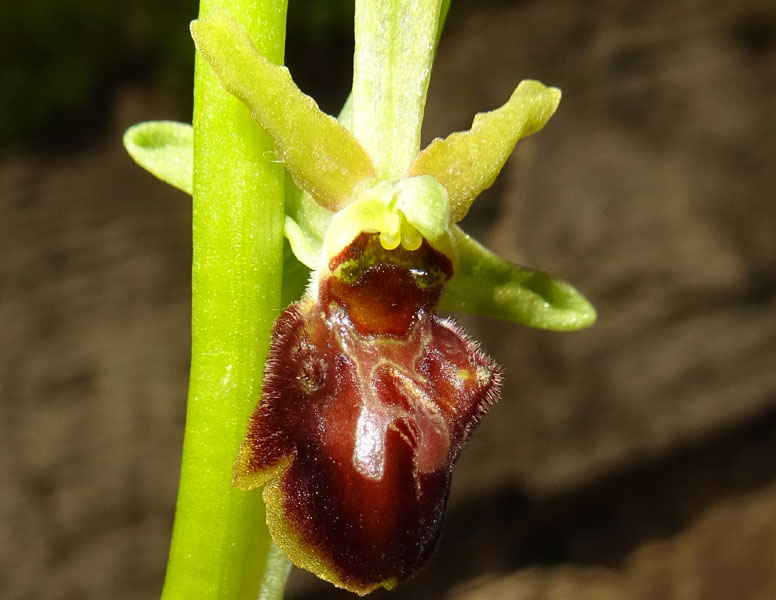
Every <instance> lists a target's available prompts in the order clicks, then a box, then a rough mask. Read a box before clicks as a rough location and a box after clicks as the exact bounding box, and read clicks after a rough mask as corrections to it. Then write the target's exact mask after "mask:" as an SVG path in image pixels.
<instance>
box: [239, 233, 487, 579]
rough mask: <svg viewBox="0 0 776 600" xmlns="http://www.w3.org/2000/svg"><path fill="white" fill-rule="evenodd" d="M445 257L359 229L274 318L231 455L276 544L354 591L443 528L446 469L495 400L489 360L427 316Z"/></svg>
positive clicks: (403, 568)
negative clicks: (252, 400)
mask: <svg viewBox="0 0 776 600" xmlns="http://www.w3.org/2000/svg"><path fill="white" fill-rule="evenodd" d="M451 276H452V264H451V262H450V260H449V259H448V258H447V257H446V256H445V255H444V254H442V253H440V252H438V251H437V250H435V249H434V248H433V247H432V246H431V245H430V244H428V242H426V241H424V242H423V244H422V245H421V247H420V248H419V249H418V250H415V251H408V250H404V249H402V248H401V247H399V248H397V249H395V250H385V249H384V248H382V246H381V245H380V242H379V238H378V236H377V235H374V234H361V235H360V236H359V237H358V238H356V240H354V241H353V242H352V244H351V245H350V246H348V248H346V249H345V250H344V251H343V252H342V253H341V254H340V255H339V256H337V257H335V258H334V259H332V260H331V261H330V264H329V272H328V273H321V274H320V276H319V280H318V281H317V297H313V296H312V295H310V294H308V295H307V296H306V297H305V298H303V299H302V300H301V301H300V302H298V303H295V304H293V305H291V306H290V307H288V308H287V309H286V310H285V311H284V312H283V313H282V314H281V315H280V317H279V318H278V320H277V322H276V323H275V328H274V332H273V338H272V348H271V351H270V356H269V360H268V363H267V370H266V375H265V379H264V389H263V395H262V399H261V402H260V403H259V406H258V407H257V408H256V410H255V411H254V413H253V415H252V416H251V419H250V422H249V425H248V432H247V434H246V437H245V440H244V442H243V445H242V447H241V450H240V454H239V456H238V457H237V460H236V462H235V472H234V483H235V485H236V486H237V487H239V488H241V489H252V488H254V487H257V486H259V485H262V484H266V485H265V488H264V498H265V501H266V504H267V523H268V525H269V528H270V531H271V533H272V535H273V538H274V539H275V541H276V543H277V544H278V545H279V546H280V547H281V548H283V549H284V550H285V551H286V553H287V554H288V555H289V557H290V558H291V559H292V560H293V561H294V562H295V563H296V564H297V565H298V566H300V567H302V568H305V569H309V570H311V571H313V572H314V573H316V574H317V575H318V576H320V577H322V578H324V579H326V580H328V581H331V582H332V583H334V584H335V585H338V586H340V587H344V588H346V589H348V590H351V591H353V592H356V593H359V594H365V593H368V592H370V591H372V590H373V589H375V588H376V587H379V586H383V587H386V588H391V587H393V586H394V585H395V584H396V583H397V582H398V581H401V580H403V579H405V578H407V577H408V576H409V575H411V574H412V573H413V572H415V571H416V570H417V569H418V568H419V567H420V566H421V565H422V564H423V562H424V561H425V560H426V559H427V558H428V556H429V554H430V553H431V552H432V550H433V548H434V546H435V544H436V541H437V538H438V536H439V532H440V528H441V524H442V519H443V515H444V509H445V504H446V501H447V495H448V490H449V487H450V477H451V472H452V466H453V463H454V462H455V460H456V458H457V457H458V454H459V453H460V451H461V448H462V447H463V444H464V442H465V440H466V438H467V437H468V435H469V433H470V431H471V429H472V428H473V427H474V426H475V425H476V423H477V422H478V421H479V419H480V417H481V416H482V414H483V413H484V412H485V411H486V409H487V407H488V406H489V405H490V404H491V403H492V402H493V401H494V400H495V398H496V396H497V391H498V388H499V383H500V375H499V371H498V368H497V367H496V365H495V364H494V363H493V362H492V361H491V360H490V359H489V358H488V357H487V356H485V355H484V354H483V353H482V352H481V351H480V350H479V348H478V347H477V345H476V343H474V342H472V341H471V340H470V339H469V338H468V337H467V336H466V335H465V334H464V333H463V332H462V331H461V330H460V328H458V327H457V326H456V325H454V324H453V323H452V322H451V321H449V320H447V319H442V318H440V317H438V316H436V315H435V314H434V313H433V309H434V307H435V306H436V304H437V302H438V300H439V296H440V294H441V292H442V289H443V286H444V284H445V282H446V281H447V280H448V279H449V278H450V277H451Z"/></svg>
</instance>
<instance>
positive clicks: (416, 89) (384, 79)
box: [353, 0, 441, 181]
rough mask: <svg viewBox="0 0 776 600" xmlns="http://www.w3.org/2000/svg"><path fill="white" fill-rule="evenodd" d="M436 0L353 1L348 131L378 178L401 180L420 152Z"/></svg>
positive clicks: (436, 25)
mask: <svg viewBox="0 0 776 600" xmlns="http://www.w3.org/2000/svg"><path fill="white" fill-rule="evenodd" d="M440 1H441V0H413V1H412V2H407V1H406V0H404V1H398V0H357V1H356V14H355V38H356V47H355V58H354V66H353V132H354V133H355V134H356V137H357V138H358V140H359V141H360V142H361V143H362V144H363V145H364V147H365V148H366V150H367V152H369V155H370V156H371V157H372V160H373V161H374V164H375V168H376V170H377V175H378V176H379V177H380V178H382V179H388V180H392V181H395V180H396V179H398V178H399V177H401V176H402V175H404V174H405V172H406V171H407V168H408V167H409V166H410V164H411V163H412V160H413V159H414V157H415V156H416V155H417V153H418V150H420V126H421V122H422V120H423V109H424V107H425V104H426V91H427V89H428V80H429V76H430V75H431V63H432V61H433V58H434V47H435V44H436V38H437V32H438V31H439V30H440V27H441V25H440V19H439V16H440Z"/></svg>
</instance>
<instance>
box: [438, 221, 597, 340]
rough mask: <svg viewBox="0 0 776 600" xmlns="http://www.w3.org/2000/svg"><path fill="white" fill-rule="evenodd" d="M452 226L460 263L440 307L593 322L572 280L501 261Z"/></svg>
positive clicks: (536, 321) (575, 324)
mask: <svg viewBox="0 0 776 600" xmlns="http://www.w3.org/2000/svg"><path fill="white" fill-rule="evenodd" d="M451 232H452V235H453V240H454V244H455V250H456V253H457V256H458V264H457V266H456V270H455V273H454V275H453V277H452V279H451V280H450V282H449V283H448V284H447V287H446V288H445V292H444V294H443V295H442V300H441V301H440V303H439V306H440V308H443V309H445V310H458V311H466V312H470V313H475V314H479V315H484V316H487V317H494V318H497V319H504V320H507V321H514V322H516V323H521V324H523V325H527V326H529V327H538V328H539V329H550V330H553V331H573V330H576V329H583V328H585V327H589V326H590V325H592V324H593V323H594V322H595V319H596V312H595V309H594V308H593V306H592V305H591V304H590V302H588V301H587V299H586V298H585V297H584V296H583V295H582V294H580V293H579V292H578V291H577V290H576V289H574V287H572V286H571V285H570V284H568V283H566V282H565V281H561V280H559V279H554V278H553V277H551V276H550V275H547V274H546V273H542V272H540V271H533V270H531V269H526V268H525V267H520V266H517V265H513V264H512V263H510V262H507V261H505V260H504V259H502V258H500V257H499V256H497V255H496V254H494V253H493V252H491V251H490V250H488V249H487V248H485V247H484V246H482V245H481V244H479V243H478V242H477V241H475V240H474V239H472V238H471V237H469V236H468V235H467V234H466V233H464V232H463V231H462V230H461V229H460V228H459V227H458V226H453V227H452V228H451Z"/></svg>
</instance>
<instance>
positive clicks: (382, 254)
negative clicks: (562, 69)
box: [125, 0, 595, 594]
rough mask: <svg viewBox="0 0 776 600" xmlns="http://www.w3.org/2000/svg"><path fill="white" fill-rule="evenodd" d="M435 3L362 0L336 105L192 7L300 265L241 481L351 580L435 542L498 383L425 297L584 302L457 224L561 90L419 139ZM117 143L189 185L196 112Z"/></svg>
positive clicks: (367, 586)
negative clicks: (346, 79)
mask: <svg viewBox="0 0 776 600" xmlns="http://www.w3.org/2000/svg"><path fill="white" fill-rule="evenodd" d="M439 13H440V0H418V1H407V2H397V1H390V0H371V1H366V0H359V1H357V2H356V21H355V22H356V52H355V65H354V84H353V90H352V96H351V98H350V99H349V101H348V102H347V103H346V106H345V109H344V110H343V112H342V114H341V115H340V118H339V120H337V119H335V118H334V117H332V116H329V115H327V114H325V113H323V112H322V111H321V110H320V109H319V108H318V106H317V104H316V103H315V102H314V100H312V99H311V98H310V97H308V96H306V95H305V94H303V93H302V92H301V91H300V90H299V88H298V87H297V86H296V85H295V84H294V82H293V80H292V79H291V76H290V74H289V72H288V70H287V69H286V68H285V67H282V66H278V65H275V64H273V63H272V62H270V61H269V60H267V59H266V58H265V57H264V56H263V55H262V54H261V53H260V52H258V50H256V49H255V48H254V47H253V46H252V44H251V41H250V39H249V37H248V35H247V33H246V32H245V30H244V29H243V27H242V26H241V25H240V24H239V23H237V22H236V21H234V20H233V19H232V18H231V16H230V15H229V13H227V12H226V11H224V10H216V11H214V12H212V13H211V14H210V15H209V16H208V17H207V18H206V19H201V20H198V21H195V22H193V23H192V26H191V31H192V36H193V38H194V41H195V44H196V47H197V50H198V51H199V53H200V55H201V56H202V57H203V58H204V59H205V60H206V61H207V62H208V63H209V64H210V66H211V67H212V69H213V71H214V72H215V74H216V76H217V77H218V79H219V81H220V82H221V84H222V86H223V87H224V88H225V89H227V90H228V91H229V92H230V93H232V94H233V95H234V96H236V97H237V98H239V99H240V100H241V101H242V102H243V103H244V104H245V105H246V106H247V107H248V108H249V109H250V112H251V115H252V117H253V119H254V120H255V121H256V122H257V123H258V124H259V125H260V126H261V127H262V128H264V129H265V130H266V131H267V132H268V133H269V135H270V137H271V138H272V141H273V144H274V149H275V155H276V157H277V159H278V160H279V161H281V162H282V164H283V165H284V167H285V168H286V169H287V171H288V173H289V175H290V177H291V178H292V180H293V184H294V185H290V186H287V187H288V190H287V194H286V217H285V227H284V230H285V235H286V238H287V239H288V242H289V248H290V250H289V253H288V257H287V261H286V264H287V266H288V272H289V273H291V272H296V273H299V272H301V273H303V276H304V271H300V269H299V268H298V267H299V265H300V263H301V265H304V266H305V267H307V268H308V269H309V270H310V272H311V275H310V277H309V283H308V284H307V287H306V290H305V291H304V294H303V296H302V298H301V299H299V300H297V301H295V302H292V303H291V304H290V305H289V306H288V307H286V308H285V310H284V311H283V312H282V314H281V315H280V317H278V319H277V321H276V322H275V327H274V330H273V334H272V345H271V350H270V354H269V359H268V362H267V367H266V371H265V375H264V383H263V391H262V396H261V400H260V402H259V404H258V406H257V407H256V409H255V411H254V412H253V415H252V416H251V418H250V421H249V423H248V428H247V433H246V436H245V439H244V441H243V443H242V446H241V448H240V450H239V453H238V455H237V457H236V460H235V464H234V474H233V483H234V485H235V486H236V487H238V488H239V489H244V490H250V489H254V488H257V487H259V486H264V487H263V497H264V500H265V503H266V507H267V525H268V527H269V530H270V532H271V533H272V536H273V539H274V540H275V542H276V543H277V544H278V546H280V547H281V548H282V549H283V550H284V551H285V552H286V554H287V555H288V556H289V557H290V558H291V560H292V561H293V562H294V563H295V564H296V565H298V566H300V567H302V568H305V569H308V570H310V571H312V572H313V573H315V574H316V575H318V576H319V577H321V578H323V579H326V580H328V581H330V582H332V583H333V584H335V585H337V586H339V587H343V588H345V589H348V590H350V591H353V592H356V593H358V594H366V593H368V592H370V591H372V590H374V589H375V588H377V587H385V588H388V589H390V588H392V587H394V586H395V585H396V584H397V583H398V582H400V581H402V580H404V579H406V578H407V577H409V576H410V575H412V574H413V573H414V572H415V571H416V570H417V569H418V568H419V567H420V566H421V565H422V564H423V563H424V562H425V561H426V560H427V558H428V557H429V555H430V554H431V552H432V551H433V549H434V546H435V544H436V542H437V539H438V537H439V532H440V529H441V525H442V521H443V517H444V511H445V505H446V502H447V496H448V492H449V488H450V480H451V473H452V468H453V464H454V463H455V461H456V459H457V458H458V456H459V454H460V452H461V449H462V447H463V445H464V443H465V441H466V439H467V438H468V436H469V435H470V433H471V431H472V429H473V428H474V427H475V426H476V424H477V423H478V422H479V420H480V418H481V417H482V415H483V414H484V413H485V412H486V410H487V409H488V407H489V406H490V405H491V404H492V403H493V402H494V401H495V400H496V398H497V396H498V393H499V388H500V385H501V379H502V377H501V374H500V370H499V368H498V366H497V365H496V364H495V363H494V362H493V361H492V360H491V359H490V358H488V357H487V356H486V355H485V354H484V353H483V352H482V351H481V350H480V349H479V347H478V345H477V344H476V343H475V342H473V341H472V340H471V339H470V338H469V337H468V336H467V335H466V334H465V333H464V332H463V331H462V330H461V329H460V328H459V327H458V326H457V325H455V324H454V323H453V322H452V321H451V320H449V319H446V318H442V317H440V316H438V315H436V314H435V309H436V308H437V307H442V308H444V309H449V310H465V311H469V312H473V313H478V314H483V315H488V316H492V317H496V318H502V319H506V320H510V321H514V322H517V323H521V324H524V325H528V326H533V327H540V328H544V329H552V330H561V331H568V330H574V329H579V328H582V327H586V326H588V325H590V324H592V322H593V321H594V320H595V311H594V309H593V308H592V306H591V305H590V304H589V303H588V302H587V300H585V298H584V297H583V296H581V295H580V294H579V293H578V292H577V291H576V290H575V289H574V288H573V287H571V286H570V285H569V284H567V283H565V282H563V281H559V280H556V279H553V278H551V277H550V276H549V275H546V274H544V273H541V272H538V271H533V270H529V269H525V268H522V267H518V266H516V265H512V264H510V263H508V262H507V261H505V260H503V259H501V258H499V257H497V256H496V255H494V254H493V253H492V252H490V251H489V250H487V249H486V248H484V247H483V246H482V245H480V244H479V243H478V242H476V241H475V240H473V239H472V238H471V237H469V236H468V235H466V234H465V233H464V232H463V231H462V230H461V229H460V228H459V227H458V225H457V224H456V223H458V222H459V221H460V220H461V219H463V218H464V217H465V216H466V214H467V212H468V210H469V207H470V206H471V204H472V202H473V201H474V199H475V198H476V197H477V195H479V193H480V192H482V191H483V190H484V189H486V188H488V187H489V186H490V185H491V184H492V183H493V181H494V180H495V178H496V176H497V175H498V173H499V171H500V170H501V168H502V167H503V165H504V163H505V162H506V160H507V158H508V157H509V155H510V154H511V152H512V150H513V148H514V146H515V144H516V143H517V141H518V140H519V139H521V138H523V137H526V136H528V135H531V134H533V133H535V132H537V131H539V130H540V129H541V128H542V127H543V126H544V125H545V123H546V122H547V121H548V120H549V118H550V117H551V116H552V114H553V113H554V112H555V110H556V108H557V106H558V103H559V101H560V91H559V90H558V89H556V88H552V87H547V86H544V85H543V84H541V83H539V82H537V81H530V80H526V81H523V82H521V83H520V84H519V85H518V86H517V88H516V89H515V91H514V92H513V93H512V95H511V96H510V98H509V99H508V100H507V102H506V103H505V104H504V105H503V106H501V107H500V108H498V109H496V110H493V111H490V112H486V113H481V114H478V115H476V116H475V118H474V121H473V124H472V127H471V129H470V130H468V131H465V132H457V133H453V134H452V135H450V136H448V137H447V138H445V139H436V140H434V141H433V142H431V144H429V145H428V146H427V147H426V148H425V149H423V150H421V149H420V130H421V123H422V117H423V109H424V105H425V98H426V90H427V87H428V80H429V75H430V72H431V62H432V59H433V50H434V45H435V39H436V36H437V28H438V23H439V16H440V15H439ZM125 144H126V145H127V148H128V150H129V152H130V154H132V156H133V157H134V158H135V159H136V160H137V161H138V162H139V163H140V164H141V165H142V166H144V167H146V168H147V169H149V170H150V171H151V172H152V173H154V174H155V175H157V176H159V177H160V178H161V179H163V180H165V181H167V182H169V183H171V184H172V185H174V186H176V187H178V188H180V189H182V190H184V191H187V192H189V193H190V192H191V132H190V127H189V126H187V125H182V124H175V123H169V122H161V123H145V124H141V125H138V126H136V127H135V128H133V129H130V130H129V131H128V132H127V134H126V137H125ZM290 279H291V278H290V277H289V280H290Z"/></svg>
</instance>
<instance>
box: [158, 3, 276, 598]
mask: <svg viewBox="0 0 776 600" xmlns="http://www.w3.org/2000/svg"><path fill="white" fill-rule="evenodd" d="M216 4H217V5H218V6H222V7H224V8H226V9H227V10H229V11H230V12H231V14H232V16H233V17H234V18H235V19H237V20H238V21H240V22H241V23H243V25H245V26H246V28H247V29H248V31H249V33H250V36H251V39H252V40H253V43H254V44H255V45H256V46H257V48H258V49H259V50H260V51H261V52H262V53H263V54H264V55H265V56H266V57H267V58H269V59H270V60H272V61H274V62H277V63H281V62H282V60H283V47H284V42H285V18H286V2H285V0H219V1H217V0H202V3H201V6H200V16H205V15H207V14H208V13H210V12H211V11H212V10H213V9H214V8H215V6H216ZM271 157H272V143H271V141H270V139H269V137H268V136H267V135H266V134H265V133H264V132H263V131H262V130H260V128H259V127H258V126H257V125H255V124H254V123H253V122H252V121H251V118H250V115H249V113H248V110H247V109H246V108H245V106H243V105H242V104H241V103H240V101H239V100H237V99H236V98H234V97H233V96H231V95H230V94H228V93H227V92H226V91H224V90H223V89H222V88H221V87H220V85H219V84H218V82H217V81H216V79H215V76H214V75H213V73H212V71H211V69H210V67H209V66H208V65H207V64H206V63H205V62H204V61H203V60H201V59H200V58H199V57H198V58H197V62H196V72H195V89H194V199H193V237H194V254H193V272H192V356H191V380H190V387H189V400H188V410H187V416H186V431H185V436H184V448H183V462H182V466H181V481H180V490H179V495H178V505H177V510H176V515H175V527H174V530H173V539H172V546H171V548H170V557H169V563H168V566H167V576H166V579H165V585H164V591H163V595H162V597H163V598H164V599H165V600H178V599H181V600H182V599H185V600H216V599H218V600H247V599H250V600H255V599H256V598H258V597H261V598H263V599H267V600H269V599H273V598H280V597H282V595H283V588H284V585H285V579H286V577H287V574H288V569H289V563H288V559H287V558H285V556H284V555H283V554H282V553H281V552H279V551H277V549H276V548H274V547H273V544H272V541H271V538H270V537H269V534H268V532H267V529H266V526H265V523H264V506H263V503H262V499H261V495H260V491H255V492H242V491H238V490H236V489H235V488H233V487H232V485H231V477H232V461H233V460H234V457H235V456H236V455H237V450H238V448H239V445H240V441H241V438H242V436H243V434H244V432H245V425H246V422H247V420H248V416H249V414H250V412H251V410H252V409H253V407H254V405H255V404H256V401H257V399H258V398H259V394H260V384H261V379H262V373H263V368H264V361H265V359H266V356H267V352H268V350H269V341H270V330H271V327H272V323H273V321H274V319H275V317H276V316H277V314H278V312H279V310H280V301H281V299H280V292H281V281H282V268H283V218H284V215H283V181H284V172H283V168H282V166H281V165H279V164H277V162H274V161H270V160H268V158H270V159H271Z"/></svg>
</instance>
